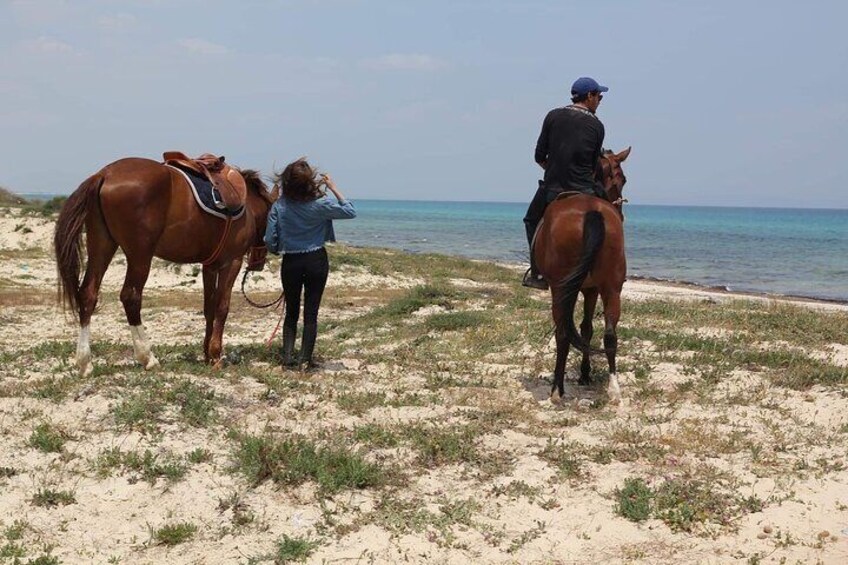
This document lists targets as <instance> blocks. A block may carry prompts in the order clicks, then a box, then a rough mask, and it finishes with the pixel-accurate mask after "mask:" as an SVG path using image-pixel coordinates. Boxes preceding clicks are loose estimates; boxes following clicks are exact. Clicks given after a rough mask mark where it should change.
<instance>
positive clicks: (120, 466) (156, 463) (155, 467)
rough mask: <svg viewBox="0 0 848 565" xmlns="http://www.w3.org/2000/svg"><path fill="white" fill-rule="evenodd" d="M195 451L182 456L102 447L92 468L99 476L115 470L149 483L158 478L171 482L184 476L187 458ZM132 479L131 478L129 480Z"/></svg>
mask: <svg viewBox="0 0 848 565" xmlns="http://www.w3.org/2000/svg"><path fill="white" fill-rule="evenodd" d="M195 452H196V450H195V451H194V452H191V453H190V454H189V455H188V456H187V457H186V458H182V457H178V456H176V455H174V454H173V453H163V454H159V453H154V452H153V451H151V450H149V449H146V450H145V451H144V453H138V452H136V451H128V452H127V451H121V450H120V449H119V448H117V447H113V448H109V449H104V450H103V451H101V452H100V454H98V456H97V459H96V460H95V462H94V469H95V470H96V472H97V474H98V475H99V476H101V477H108V476H109V475H111V474H112V473H113V472H114V471H116V470H117V471H120V472H123V473H134V474H135V476H137V477H138V478H140V479H142V480H144V481H146V482H148V483H150V484H154V483H155V482H156V480H157V479H159V478H162V479H165V480H167V481H168V482H172V483H173V482H177V481H179V480H181V479H183V478H184V477H185V475H186V473H187V472H188V464H187V459H188V460H191V457H192V455H191V454H192V453H195ZM196 457H199V456H196ZM196 457H195V458H196ZM133 480H134V479H132V478H131V482H132V481H133Z"/></svg>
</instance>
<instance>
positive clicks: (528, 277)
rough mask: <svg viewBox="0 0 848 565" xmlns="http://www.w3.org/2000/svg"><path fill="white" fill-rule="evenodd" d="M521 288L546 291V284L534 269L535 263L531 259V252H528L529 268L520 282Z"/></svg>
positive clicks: (536, 269) (535, 268)
mask: <svg viewBox="0 0 848 565" xmlns="http://www.w3.org/2000/svg"><path fill="white" fill-rule="evenodd" d="M521 285H522V286H526V287H529V288H535V289H538V290H548V283H547V281H545V279H543V278H542V276H541V275H540V274H539V270H538V268H537V267H536V261H535V260H534V259H533V250H532V249H531V250H530V268H529V269H527V272H525V273H524V280H522V281H521Z"/></svg>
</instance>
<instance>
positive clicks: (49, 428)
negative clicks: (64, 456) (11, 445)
mask: <svg viewBox="0 0 848 565" xmlns="http://www.w3.org/2000/svg"><path fill="white" fill-rule="evenodd" d="M66 439H67V435H66V434H65V433H64V432H63V431H61V430H59V429H57V428H55V427H54V426H53V425H52V424H48V423H47V422H44V423H41V424H39V425H38V426H36V428H35V429H34V430H33V432H32V434H31V435H30V436H29V441H28V442H27V443H28V445H29V446H30V447H33V448H35V449H38V450H39V451H43V452H45V453H58V452H60V451H62V447H64V445H65V440H66Z"/></svg>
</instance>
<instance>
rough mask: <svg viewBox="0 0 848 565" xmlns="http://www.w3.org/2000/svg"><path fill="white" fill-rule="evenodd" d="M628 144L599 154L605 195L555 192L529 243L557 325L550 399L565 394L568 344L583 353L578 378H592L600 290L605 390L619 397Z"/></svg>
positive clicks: (614, 398)
mask: <svg viewBox="0 0 848 565" xmlns="http://www.w3.org/2000/svg"><path fill="white" fill-rule="evenodd" d="M629 155H630V147H628V148H627V149H625V150H624V151H621V152H620V153H613V152H612V151H609V150H607V151H604V152H603V153H602V154H601V157H600V160H599V164H598V171H597V173H596V174H597V176H598V178H600V179H601V181H602V182H603V185H604V189H605V191H606V198H599V197H597V196H592V195H588V194H575V195H571V196H565V197H560V198H559V199H557V200H555V201H553V202H551V203H550V204H549V205H548V207H547V209H546V210H545V215H544V218H543V220H542V225H541V226H540V227H539V230H538V232H537V234H536V240H535V245H534V248H533V253H534V259H535V260H536V264H537V265H538V267H539V273H540V274H541V275H542V276H543V277H544V278H545V280H546V281H547V282H548V284H549V285H550V289H551V313H552V315H553V320H554V325H555V327H556V331H555V336H556V351H557V353H556V365H555V367H554V382H553V384H552V386H551V400H552V401H553V402H555V403H556V402H559V401H560V400H561V399H562V397H563V395H564V394H565V384H564V378H565V361H566V359H567V358H568V350H569V347H570V346H571V345H573V346H574V347H576V348H578V349H579V350H581V351H582V353H583V361H582V363H581V365H580V380H579V384H581V385H587V384H590V382H591V375H590V372H591V365H590V360H589V356H590V353H592V351H593V350H592V349H591V348H590V346H589V343H590V341H591V339H592V317H593V316H594V314H595V306H596V304H597V301H598V296H599V295H600V297H601V300H602V302H603V306H604V350H603V351H604V352H605V353H606V357H607V362H608V363H609V371H610V375H609V386H608V387H607V394H608V396H609V400H610V402H612V403H614V404H615V403H618V402H620V400H621V389H620V387H619V384H618V375H617V374H616V370H615V355H616V350H617V348H618V338H617V337H616V326H617V324H618V320H619V316H620V315H621V288H622V286H623V285H624V280H625V277H626V273H627V261H626V259H625V255H624V229H623V221H624V216H623V214H622V211H621V207H622V202H623V200H622V196H621V194H622V189H623V188H624V184H625V182H627V179H626V177H625V176H624V172H623V171H622V170H621V163H622V162H623V161H624V160H625V159H627V157H628V156H629ZM581 292H582V293H583V322H582V323H581V324H580V334H578V333H577V328H576V327H575V325H574V309H575V306H576V304H577V295H578V293H581Z"/></svg>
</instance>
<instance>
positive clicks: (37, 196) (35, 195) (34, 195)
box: [14, 191, 848, 212]
mask: <svg viewBox="0 0 848 565" xmlns="http://www.w3.org/2000/svg"><path fill="white" fill-rule="evenodd" d="M72 192H73V191H71V192H68V193H56V192H15V193H14V194H16V195H17V196H20V197H21V198H25V199H27V200H50V199H51V198H56V197H67V196H70V195H71V193H72ZM351 200H354V201H357V200H362V201H365V202H402V203H410V204H415V203H419V204H426V203H437V204H441V203H447V204H487V205H488V204H504V205H509V206H515V205H526V204H529V199H528V201H527V202H524V201H508V200H422V199H416V198H412V199H398V198H352V199H351ZM628 206H646V207H656V208H706V209H720V210H724V209H728V210H822V211H828V212H848V207H845V208H821V207H812V206H811V207H803V208H798V207H795V206H716V205H714V204H651V203H637V202H633V203H631V204H628ZM625 210H626V208H625Z"/></svg>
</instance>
